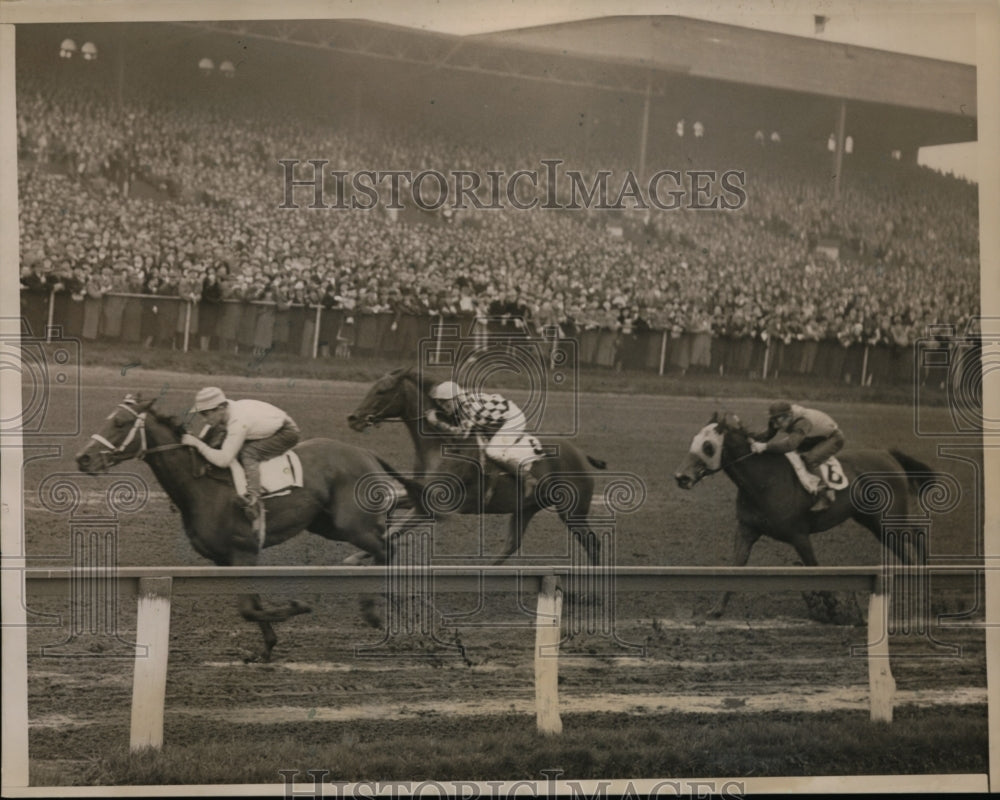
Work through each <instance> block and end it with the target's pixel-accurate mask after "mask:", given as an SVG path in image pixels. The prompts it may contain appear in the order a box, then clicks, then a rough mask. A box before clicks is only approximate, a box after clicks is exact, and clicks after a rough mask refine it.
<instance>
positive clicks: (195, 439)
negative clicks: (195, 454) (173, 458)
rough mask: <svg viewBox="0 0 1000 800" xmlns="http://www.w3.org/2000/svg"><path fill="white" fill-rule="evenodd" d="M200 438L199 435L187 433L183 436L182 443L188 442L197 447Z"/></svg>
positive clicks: (189, 444)
mask: <svg viewBox="0 0 1000 800" xmlns="http://www.w3.org/2000/svg"><path fill="white" fill-rule="evenodd" d="M199 443H200V440H199V439H198V437H197V436H192V435H191V434H190V433H185V434H184V435H183V436H181V444H186V445H187V446H188V447H197V446H198V444H199Z"/></svg>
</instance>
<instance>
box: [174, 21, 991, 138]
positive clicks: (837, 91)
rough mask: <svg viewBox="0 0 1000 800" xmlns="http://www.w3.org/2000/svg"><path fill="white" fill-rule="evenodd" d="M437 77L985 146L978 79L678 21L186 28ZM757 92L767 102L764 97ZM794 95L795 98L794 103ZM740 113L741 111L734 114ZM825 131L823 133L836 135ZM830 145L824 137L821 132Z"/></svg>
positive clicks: (839, 48) (949, 66)
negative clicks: (834, 112)
mask: <svg viewBox="0 0 1000 800" xmlns="http://www.w3.org/2000/svg"><path fill="white" fill-rule="evenodd" d="M188 24H191V25H194V26H196V27H199V28H203V29H204V28H206V27H209V28H212V29H215V30H225V31H229V32H238V33H239V34H240V35H243V36H253V37H260V38H264V39H270V40H277V41H282V42H285V43H288V44H300V45H306V46H311V47H320V48H327V49H330V50H333V51H337V52H341V53H345V54H351V55H355V56H365V57H370V58H379V59H388V60H394V61H399V62H403V63H411V64H419V65H424V66H429V67H431V68H432V69H440V70H457V71H465V72H471V73H480V74H484V75H498V76H506V77H514V78H522V79H528V80H536V81H543V82H546V83H552V84H565V85H570V86H579V87H584V88H596V89H604V90H611V91H616V92H626V93H632V94H642V93H645V92H646V91H650V93H651V94H652V95H653V96H666V97H670V96H675V95H676V93H677V92H679V91H680V92H687V93H688V94H692V93H696V94H699V95H701V96H702V97H703V98H704V99H705V100H706V101H707V102H712V100H713V96H714V97H717V98H719V99H718V104H719V107H724V104H725V103H727V102H731V98H733V97H734V90H738V91H741V92H743V95H742V97H743V99H744V100H746V101H748V102H750V103H754V102H760V103H762V104H766V105H767V106H768V107H769V108H770V109H771V111H772V114H773V112H774V109H776V108H780V107H782V106H785V107H786V108H784V109H783V110H784V112H785V114H786V115H788V116H789V117H794V116H795V113H794V110H793V108H787V106H794V105H796V104H797V103H803V104H805V105H806V106H807V107H808V108H809V113H813V112H814V110H815V109H816V108H817V106H816V101H817V100H824V101H825V102H827V103H829V101H830V100H841V99H842V100H846V101H848V102H849V103H850V104H851V107H850V109H849V112H848V113H849V116H850V117H851V118H852V119H853V120H854V123H855V124H856V125H857V126H858V127H859V128H860V129H863V130H865V131H867V132H871V133H877V134H878V135H879V137H880V138H885V139H886V140H888V139H890V138H892V139H893V141H896V142H900V143H902V144H905V145H906V146H908V147H919V146H925V145H935V144H945V143H952V142H966V141H974V140H975V139H976V135H977V133H976V116H977V106H976V68H975V67H974V66H970V65H966V64H958V63H954V62H949V61H942V60H939V59H932V58H923V57H919V56H912V55H904V54H899V53H891V52H887V51H884V50H875V49H872V48H866V47H856V46H853V45H847V44H837V43H833V42H828V41H822V40H819V39H812V38H806V37H802V36H790V35H787V34H780V33H771V32H763V31H757V30H752V29H749V28H744V27H737V26H733V25H724V24H720V23H716V22H706V21H703V20H695V19H689V18H684V17H677V16H615V17H600V18H596V19H588V20H582V21H576V22H566V23H558V24H551V25H543V26H538V27H531V28H521V29H515V30H508V31H501V32H496V33H488V34H477V35H471V36H456V35H452V34H444V33H436V32H430V31H425V30H416V29H412V28H405V27H400V26H395V25H389V24H385V23H377V22H369V21H363V20H301V21H290V20H270V21H265V20H262V21H254V22H218V23H188ZM755 92H757V93H759V94H754V93H755ZM788 92H795V93H797V97H789V96H788ZM733 110H734V113H736V109H733ZM827 116H828V115H825V114H824V121H823V122H822V123H821V124H820V125H819V127H828V122H827V120H826V117H827ZM823 136H825V132H824V133H823Z"/></svg>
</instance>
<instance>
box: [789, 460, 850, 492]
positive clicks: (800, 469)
mask: <svg viewBox="0 0 1000 800" xmlns="http://www.w3.org/2000/svg"><path fill="white" fill-rule="evenodd" d="M785 457H786V458H787V459H788V461H789V463H790V464H791V465H792V468H793V469H794V470H795V474H796V475H797V476H798V478H799V482H800V483H801V484H802V488H804V489H805V490H806V491H807V492H809V493H810V494H815V493H816V488H817V485H819V486H826V488H828V489H831V490H833V491H834V492H839V491H842V490H844V489H846V488H847V487H848V484H849V483H850V481H848V480H847V475H845V474H844V468H843V467H842V466H841V465H840V461H839V460H837V457H836V456H830V457H829V458H828V459H827V460H826V461H824V462H823V463H822V464H820V465H819V466H818V467H817V472H818V473H819V474H818V475H817V474H816V473H814V472H810V471H809V469H808V468H807V467H806V465H805V462H803V460H802V456H801V455H799V454H798V453H796V452H794V451H792V452H791V453H785ZM817 479H818V480H819V481H821V483H819V484H817Z"/></svg>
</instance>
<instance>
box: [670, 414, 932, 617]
mask: <svg viewBox="0 0 1000 800" xmlns="http://www.w3.org/2000/svg"><path fill="white" fill-rule="evenodd" d="M837 458H838V460H839V461H840V464H841V466H842V467H843V469H844V473H845V475H846V477H847V479H848V481H849V487H848V488H847V489H844V490H842V491H839V492H837V496H836V499H835V500H834V501H833V503H832V504H831V505H830V507H829V508H827V509H824V510H822V511H812V510H811V508H812V505H813V503H814V502H815V499H816V498H815V497H813V496H812V495H811V494H809V492H807V491H806V490H805V489H804V488H803V487H802V484H801V483H800V482H799V479H798V477H797V476H796V475H795V471H794V469H793V468H792V465H791V464H790V463H789V462H788V459H787V458H785V456H784V455H783V454H780V453H760V454H757V455H754V454H753V453H752V452H751V450H750V434H749V433H748V432H747V430H746V429H745V428H744V427H743V424H742V422H740V418H739V417H737V416H736V415H735V414H719V413H716V414H715V415H714V416H713V417H712V419H711V420H710V421H709V423H708V425H706V426H705V427H704V428H702V429H701V430H700V431H699V432H698V433H697V434H696V435H695V437H694V439H692V441H691V448H690V450H689V451H688V454H687V456H686V457H685V458H684V461H683V462H682V463H681V465H680V466H679V467H678V468H677V471H676V472H675V473H674V478H675V480H676V481H677V485H678V486H679V487H680V488H681V489H690V488H691V487H692V486H694V485H695V484H696V483H698V481H700V480H701V479H702V478H704V477H705V476H706V475H713V474H715V473H717V472H719V471H720V470H721V471H724V472H725V473H726V475H728V476H729V478H730V480H732V482H733V483H735V484H736V486H737V488H738V489H739V492H738V493H737V496H736V520H737V527H736V535H735V541H734V544H733V564H734V565H735V566H739V567H742V566H744V565H745V564H746V563H747V561H748V560H749V558H750V550H751V548H752V547H753V546H754V544H755V543H756V541H757V540H758V539H759V538H760V537H761V536H770V537H771V538H772V539H776V540H778V541H779V542H786V543H788V544H790V545H791V546H792V547H794V548H795V551H796V552H797V553H798V554H799V557H800V558H801V559H802V562H803V563H804V564H805V565H806V566H817V564H818V562H817V561H816V554H815V553H814V552H813V547H812V542H811V541H810V539H809V537H810V536H811V535H812V534H814V533H819V532H820V531H825V530H829V529H830V528H833V527H836V526H837V525H840V524H841V523H843V522H846V521H847V520H849V519H853V520H855V521H856V522H858V523H860V524H861V525H863V526H864V527H866V528H867V529H868V530H870V531H871V532H872V533H873V534H874V535H875V537H876V538H878V540H879V541H880V542H882V544H883V546H886V547H890V548H892V549H893V552H894V553H895V554H896V556H897V557H898V558H899V559H900V560H901V561H902V562H903V563H915V561H916V559H917V557H918V556H917V554H914V553H912V552H910V550H909V548H908V546H907V544H906V540H904V539H903V538H901V537H895V536H894V537H892V538H891V539H889V540H888V541H886V538H885V535H884V534H885V531H884V529H883V525H882V520H883V518H884V517H896V518H904V517H906V515H907V510H908V508H909V503H910V498H911V493H917V494H920V493H921V492H922V491H923V489H924V486H925V484H928V483H930V482H933V481H936V480H937V479H938V478H939V477H940V476H939V475H938V474H937V473H936V472H934V471H933V470H932V469H931V468H930V467H928V466H927V465H926V464H922V463H921V462H920V461H917V460H916V459H915V458H911V457H910V456H908V455H906V454H905V453H902V452H900V451H899V450H889V451H886V450H855V451H853V452H845V453H840V454H838V455H837ZM731 595H732V592H726V593H725V594H723V595H722V597H721V598H720V599H719V601H718V602H717V603H716V605H715V606H714V607H713V608H712V609H711V610H710V611H709V616H713V617H719V616H721V615H722V613H723V612H724V611H725V608H726V604H727V603H728V602H729V598H730V596H731Z"/></svg>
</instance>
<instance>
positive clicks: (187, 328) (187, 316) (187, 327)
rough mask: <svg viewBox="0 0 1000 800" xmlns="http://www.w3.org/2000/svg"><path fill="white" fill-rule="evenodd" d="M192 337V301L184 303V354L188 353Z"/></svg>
mask: <svg viewBox="0 0 1000 800" xmlns="http://www.w3.org/2000/svg"><path fill="white" fill-rule="evenodd" d="M190 336H191V301H190V300H185V301H184V352H185V353H186V352H187V351H188V338H189V337H190Z"/></svg>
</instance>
